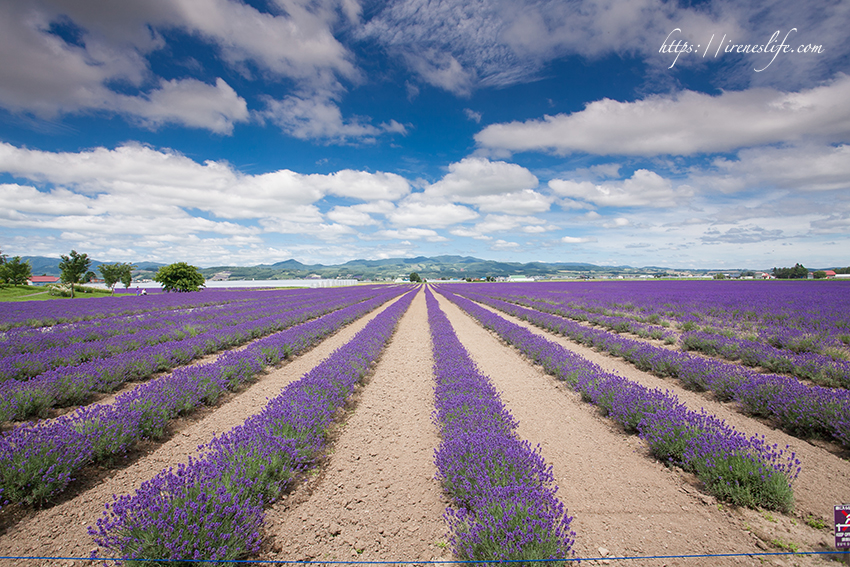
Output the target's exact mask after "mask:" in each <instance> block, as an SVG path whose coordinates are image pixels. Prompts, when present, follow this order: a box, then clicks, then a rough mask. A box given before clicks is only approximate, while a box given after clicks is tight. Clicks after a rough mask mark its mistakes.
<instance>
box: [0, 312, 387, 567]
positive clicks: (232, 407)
mask: <svg viewBox="0 0 850 567" xmlns="http://www.w3.org/2000/svg"><path fill="white" fill-rule="evenodd" d="M390 303H392V302H389V303H387V304H385V305H384V306H382V307H380V308H378V309H377V310H375V311H373V312H371V313H369V314H367V315H366V316H364V317H362V318H360V319H359V320H357V321H355V322H353V323H351V324H350V325H348V326H346V327H344V328H342V329H340V330H339V331H338V332H337V333H336V334H334V335H332V336H331V337H329V338H327V339H325V340H324V341H322V342H321V343H320V344H318V345H317V346H315V347H314V348H313V349H312V350H310V351H309V352H307V353H304V354H302V355H301V356H299V357H297V358H295V359H293V360H292V361H290V362H288V363H285V364H284V365H282V366H280V367H278V368H275V369H272V370H271V371H270V372H268V373H266V374H262V375H260V377H259V379H258V381H257V382H256V383H254V384H253V385H251V386H250V387H249V388H248V389H246V390H244V391H243V392H241V393H239V394H237V395H236V396H234V397H233V398H231V399H230V400H229V401H227V402H226V403H225V404H223V405H222V406H219V407H218V408H216V409H214V410H213V411H211V412H210V413H209V414H208V415H206V416H205V417H204V418H203V419H202V420H200V421H197V422H195V423H190V424H189V425H188V426H187V427H186V428H184V429H183V430H181V431H179V432H178V433H177V434H176V435H174V436H173V437H172V438H171V439H170V440H168V441H166V442H165V443H163V444H162V445H161V446H160V447H159V448H157V449H156V450H154V451H153V452H152V453H150V454H149V455H147V456H145V457H143V458H142V459H141V460H139V461H137V462H135V463H133V464H131V465H130V466H128V467H126V468H124V469H121V470H116V471H113V472H111V473H110V475H109V476H108V477H107V478H106V479H104V481H103V482H100V483H99V484H97V485H96V486H95V487H93V488H91V489H89V490H87V491H85V492H83V493H81V494H79V495H78V496H76V497H75V498H73V499H70V500H67V501H65V502H63V503H61V504H58V505H56V506H53V507H51V508H47V509H45V510H41V511H38V512H37V513H35V514H31V515H29V516H28V517H26V518H25V519H24V520H23V521H21V522H19V523H18V524H16V525H14V526H12V527H10V528H9V529H8V530H7V531H6V533H5V534H3V535H2V536H0V555H2V556H41V557H88V555H89V553H90V551H91V550H92V549H94V548H95V547H96V545H95V544H94V543H93V541H92V539H91V537H90V536H89V535H88V532H87V528H88V526H92V525H94V524H95V522H96V521H97V519H98V518H99V517H100V516H101V514H102V513H103V510H104V507H105V504H106V503H107V502H110V501H111V500H112V495H113V494H125V493H129V492H132V491H134V490H135V489H136V488H137V487H138V486H139V485H140V484H141V483H142V482H144V481H146V480H149V479H151V478H153V477H154V476H155V475H156V474H157V473H158V472H159V471H161V470H162V469H164V468H167V467H169V466H176V465H177V464H179V463H183V462H186V461H187V460H188V457H189V456H190V455H194V454H196V453H197V447H198V446H199V445H202V444H204V443H207V442H209V441H210V439H212V437H213V435H215V434H216V433H223V432H225V431H228V430H230V429H232V428H233V427H235V426H237V425H239V424H241V423H242V422H244V421H245V419H246V418H247V417H248V416H250V415H252V414H254V413H257V412H258V411H260V410H261V409H262V408H263V407H264V406H265V404H266V401H267V399H268V398H270V397H273V396H275V395H277V394H278V393H279V392H280V390H281V389H283V388H284V387H285V386H286V385H287V384H289V383H290V382H292V381H294V380H298V379H299V378H301V376H303V375H304V374H305V373H306V372H307V371H309V370H310V369H311V368H313V367H314V366H316V365H317V364H318V363H319V362H321V361H322V360H323V359H325V358H327V357H328V355H330V354H331V353H332V352H333V351H334V350H335V349H337V348H338V347H340V346H342V345H343V344H345V343H346V342H348V341H349V340H350V339H351V338H352V337H353V336H354V335H355V334H356V333H357V331H359V330H360V329H362V328H363V327H364V326H365V325H366V323H367V322H368V321H370V320H371V319H372V318H373V317H374V316H375V315H377V314H378V313H379V312H380V311H382V310H383V309H384V308H385V307H386V306H388V305H390ZM80 563H81V562H70V561H66V562H64V563H63V562H56V561H48V560H45V561H44V562H42V563H40V562H38V561H29V562H28V563H27V567H29V566H35V565H45V566H49V567H57V565H77V564H80ZM85 563H88V562H85Z"/></svg>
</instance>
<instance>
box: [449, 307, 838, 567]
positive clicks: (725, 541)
mask: <svg viewBox="0 0 850 567" xmlns="http://www.w3.org/2000/svg"><path fill="white" fill-rule="evenodd" d="M438 298H439V299H440V305H441V307H442V309H443V310H444V311H445V313H446V315H447V316H448V317H449V320H450V321H451V323H452V325H453V326H454V327H455V330H456V332H457V335H458V337H459V338H460V340H461V342H462V343H463V344H464V346H465V347H466V348H467V350H468V351H469V353H470V355H471V356H472V358H473V359H474V360H475V361H476V363H477V364H478V366H479V368H480V369H481V371H482V372H484V373H485V374H487V375H488V376H489V377H490V379H491V380H492V382H493V384H494V385H495V386H496V388H497V389H498V390H499V391H500V392H501V395H502V401H503V402H504V404H505V405H506V406H507V408H508V409H509V410H510V411H511V413H512V414H513V416H514V417H515V418H516V419H517V420H518V421H519V428H518V433H519V435H520V437H522V438H524V439H527V440H529V441H530V442H531V443H532V444H538V443H539V444H540V446H541V451H542V455H543V457H544V458H545V459H546V461H547V462H548V463H549V464H551V465H552V467H553V471H554V475H555V479H556V483H557V485H558V486H559V491H558V495H559V497H560V498H561V500H562V501H563V502H564V503H565V505H566V506H567V508H568V509H569V512H570V514H571V515H573V517H574V520H573V524H572V527H573V529H574V530H575V531H576V533H577V537H576V545H575V548H574V550H575V552H576V554H577V555H578V556H580V557H600V556H603V555H606V554H608V555H610V556H626V555H630V556H635V555H640V556H670V555H698V554H721V553H733V554H738V553H753V552H755V553H758V552H763V551H765V550H770V551H775V552H779V551H782V550H781V549H777V548H775V547H773V546H771V545H770V544H769V543H768V542H766V541H764V540H765V539H767V540H770V539H777V540H779V539H781V538H785V540H787V541H791V539H790V538H792V537H795V538H800V537H803V535H806V536H807V537H808V538H810V539H811V538H814V540H815V541H816V542H820V541H827V540H828V535H827V534H823V535H821V534H819V533H818V532H816V531H815V530H812V529H811V528H808V526H805V525H800V524H802V523H799V524H798V525H797V526H795V527H798V528H800V529H801V530H802V531H801V532H800V533H797V532H793V533H787V534H786V533H785V531H782V532H781V533H776V534H775V536H774V534H773V533H771V532H769V529H768V528H765V529H762V528H761V527H756V526H751V528H752V531H749V530H747V529H746V527H745V525H744V524H745V523H746V522H755V521H756V520H758V519H760V518H761V519H762V523H770V522H769V521H768V520H767V519H765V518H764V517H763V516H761V515H760V514H758V513H756V512H754V511H743V510H737V509H730V507H728V506H725V505H722V504H721V503H718V502H717V501H716V500H715V499H714V498H712V497H710V496H707V495H705V494H702V493H700V492H699V490H697V489H696V488H695V486H696V484H697V481H696V479H695V478H694V477H693V476H692V475H690V474H686V473H683V472H681V471H679V470H676V469H668V468H666V467H665V466H664V465H662V464H660V463H658V462H657V461H655V460H654V459H653V458H652V457H651V456H649V454H648V451H647V450H646V447H645V445H644V443H643V442H642V441H641V440H640V439H639V438H638V437H636V436H634V435H628V434H626V433H625V432H623V431H622V429H621V428H620V427H619V426H617V425H616V424H614V423H613V422H611V421H610V420H607V419H606V418H603V417H601V416H600V415H599V413H598V412H597V411H596V410H595V409H594V407H593V406H591V405H589V404H587V403H584V402H582V401H581V399H580V396H579V395H578V394H577V393H575V392H573V391H571V390H569V389H568V388H567V387H566V386H565V385H564V384H562V383H559V382H558V381H557V380H555V379H554V378H553V377H551V376H549V375H546V374H544V373H543V371H542V370H541V369H540V368H539V367H536V366H534V365H532V364H531V363H530V362H528V361H527V360H526V359H524V358H523V357H521V356H520V355H519V354H518V353H517V351H515V350H514V349H513V348H511V347H509V346H507V345H505V344H504V343H502V342H501V341H500V340H499V339H498V338H496V337H495V336H493V335H492V334H490V333H489V332H488V331H486V330H485V329H484V328H483V327H481V326H480V325H479V324H478V323H477V322H476V321H474V320H473V319H472V318H470V317H469V316H467V315H466V314H464V313H463V312H462V311H461V310H460V309H459V308H457V307H456V306H455V305H454V304H452V303H451V302H449V301H448V300H446V299H445V298H444V297H442V296H439V295H438ZM784 529H785V528H784V526H782V525H780V524H779V523H777V524H776V529H775V530H774V531H776V530H784ZM796 543H797V544H801V543H802V542H800V541H796ZM800 547H801V549H802V548H804V547H805V546H804V545H800ZM767 560H768V561H772V562H774V563H775V564H779V565H792V564H793V565H796V564H823V563H825V562H826V559H824V558H821V557H805V558H797V557H795V558H793V559H788V558H784V557H772V558H769V559H767ZM672 564H677V565H678V564H681V565H760V564H761V561H760V559H758V558H752V557H729V558H717V557H715V558H690V559H654V560H642V561H641V565H672Z"/></svg>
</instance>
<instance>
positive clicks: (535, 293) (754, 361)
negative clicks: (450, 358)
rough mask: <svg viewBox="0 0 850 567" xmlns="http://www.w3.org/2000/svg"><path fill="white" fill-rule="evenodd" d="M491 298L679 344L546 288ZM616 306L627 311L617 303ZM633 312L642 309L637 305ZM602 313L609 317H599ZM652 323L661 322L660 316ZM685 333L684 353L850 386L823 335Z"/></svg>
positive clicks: (658, 329) (842, 357) (835, 345)
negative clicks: (699, 352) (714, 356)
mask: <svg viewBox="0 0 850 567" xmlns="http://www.w3.org/2000/svg"><path fill="white" fill-rule="evenodd" d="M768 285H772V284H768ZM563 289H568V288H563ZM485 293H487V294H488V295H491V296H493V297H497V298H499V299H503V300H507V301H509V302H511V303H517V304H519V305H523V306H526V307H530V308H532V309H535V310H538V311H543V312H545V313H552V314H554V315H559V316H562V317H567V318H569V319H573V320H576V321H583V322H588V323H591V324H593V325H599V326H601V327H605V328H607V329H610V330H612V331H615V332H618V333H622V332H630V333H634V334H636V335H638V336H641V337H643V338H655V339H663V340H664V341H665V342H666V343H667V344H674V343H676V342H677V333H674V332H672V331H669V330H665V329H664V326H663V325H667V326H669V325H670V323H669V322H668V321H660V322H661V324H662V325H648V324H645V323H638V322H635V321H634V320H633V317H636V316H638V315H636V314H634V313H633V314H628V313H622V312H619V311H616V310H612V309H608V308H606V307H601V306H598V305H597V306H588V305H583V304H581V303H580V302H579V301H578V300H577V299H576V298H573V297H571V295H570V294H568V293H565V292H560V293H558V292H552V291H547V288H546V287H544V288H542V289H537V288H535V289H534V290H532V289H531V288H528V287H527V286H526V287H522V288H518V287H511V286H508V287H501V288H498V291H497V288H495V287H490V288H488V289H487V290H486V291H485ZM611 305H613V306H617V307H622V305H620V304H618V303H614V302H612V304H611ZM631 307H632V308H633V309H636V308H635V307H634V306H633V305H632V306H631ZM600 312H601V313H603V314H598V313H600ZM642 318H644V317H642ZM646 318H647V319H648V320H650V321H654V322H656V323H657V322H659V319H658V318H657V313H653V314H651V315H649V316H648V317H646ZM848 323H850V322H848ZM679 327H680V328H681V330H682V331H685V333H684V334H682V335H681V337H680V341H679V342H680V346H681V347H682V348H683V349H684V350H699V351H702V352H704V353H706V354H709V355H719V356H722V357H724V358H727V359H729V360H741V361H742V362H743V363H745V364H747V365H748V366H761V367H763V368H765V369H766V370H768V371H771V372H781V373H787V374H791V375H794V376H797V377H799V378H806V379H810V380H813V381H815V382H816V383H819V384H821V385H824V386H840V387H848V385H850V378H848V377H847V375H848V370H850V362H848V361H847V360H846V357H847V356H850V352H848V351H846V349H844V348H842V342H841V341H840V340H839V338H832V339H830V338H829V337H826V336H823V335H822V334H821V335H815V334H812V333H811V332H806V331H803V330H801V329H789V328H786V327H776V326H771V327H770V328H769V329H758V332H754V331H753V330H752V329H750V330H748V331H744V330H741V329H739V330H738V331H735V330H734V329H733V328H730V327H729V326H726V327H724V328H723V329H717V328H715V327H712V326H705V327H704V328H703V331H701V332H690V331H692V330H693V329H694V328H696V327H697V325H696V324H695V323H694V322H693V321H691V320H688V321H685V322H683V323H681V324H680V325H679ZM739 335H740V336H739ZM847 337H848V338H850V335H848V336H847ZM845 342H846V341H845ZM820 353H822V354H820Z"/></svg>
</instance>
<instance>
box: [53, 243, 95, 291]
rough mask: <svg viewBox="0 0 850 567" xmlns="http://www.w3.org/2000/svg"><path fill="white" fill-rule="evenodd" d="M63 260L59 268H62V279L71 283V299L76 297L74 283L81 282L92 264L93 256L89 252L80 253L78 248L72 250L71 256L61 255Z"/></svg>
mask: <svg viewBox="0 0 850 567" xmlns="http://www.w3.org/2000/svg"><path fill="white" fill-rule="evenodd" d="M59 257H60V258H62V261H61V262H59V269H60V270H62V278H61V279H62V281H63V282H65V283H67V284H71V299H73V298H74V285H76V284H78V283H80V282H81V281H82V278H83V277H84V276H85V275H86V272H88V269H89V266H90V265H91V258H89V256H88V254H78V253H77V251H76V250H71V254H70V255H69V256H65V255H60V256H59Z"/></svg>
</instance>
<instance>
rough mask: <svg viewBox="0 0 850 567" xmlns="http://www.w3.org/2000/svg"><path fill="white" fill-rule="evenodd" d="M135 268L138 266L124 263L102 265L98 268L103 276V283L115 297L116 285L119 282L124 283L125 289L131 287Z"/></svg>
mask: <svg viewBox="0 0 850 567" xmlns="http://www.w3.org/2000/svg"><path fill="white" fill-rule="evenodd" d="M135 268H136V266H134V265H132V264H127V263H124V262H121V263H118V264H101V265H100V266H98V267H97V269H98V270H99V271H100V275H102V276H103V282H104V283H105V284H106V287H108V288H109V289H110V291H112V293H113V295H114V294H115V285H116V284H117V283H118V282H121V283H123V284H124V287H125V288H127V287H130V284H131V283H133V270H134V269H135Z"/></svg>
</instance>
